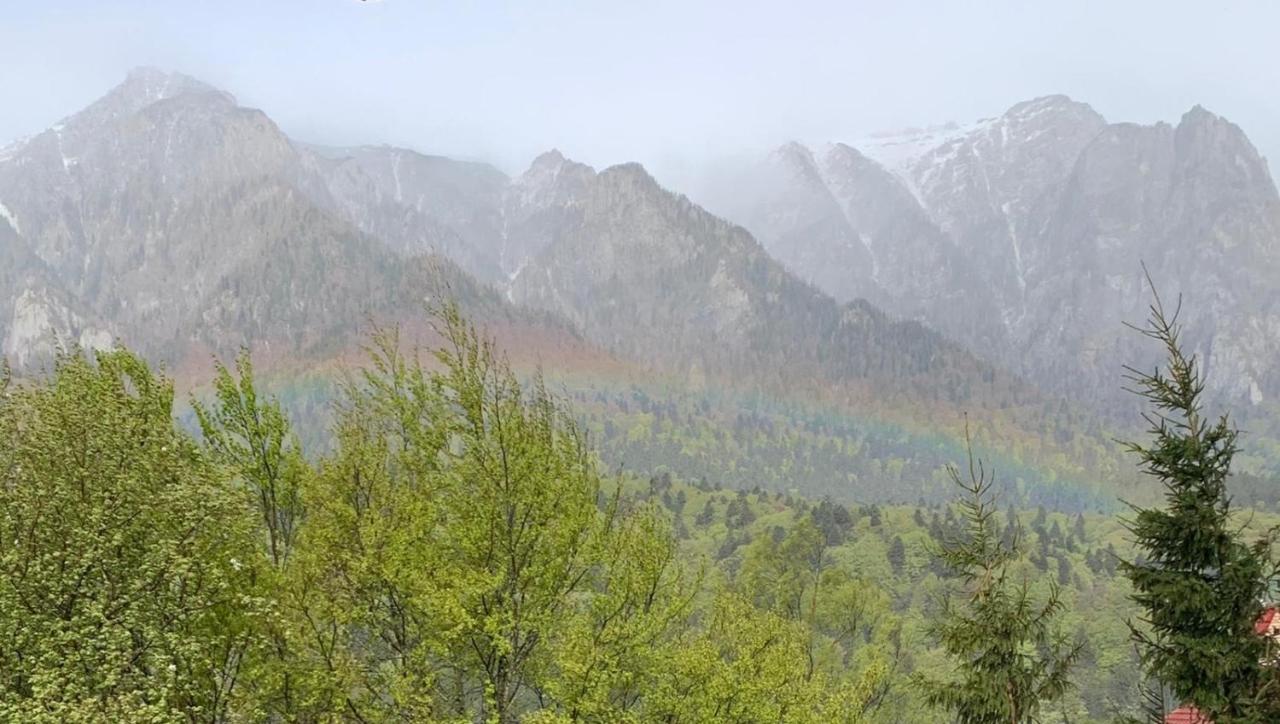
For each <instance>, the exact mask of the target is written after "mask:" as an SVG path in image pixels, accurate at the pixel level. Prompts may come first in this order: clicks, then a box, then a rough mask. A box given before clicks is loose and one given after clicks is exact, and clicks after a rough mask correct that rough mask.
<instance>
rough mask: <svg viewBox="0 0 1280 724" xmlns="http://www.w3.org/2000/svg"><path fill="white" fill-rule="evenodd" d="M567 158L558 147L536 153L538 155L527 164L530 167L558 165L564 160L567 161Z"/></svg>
mask: <svg viewBox="0 0 1280 724" xmlns="http://www.w3.org/2000/svg"><path fill="white" fill-rule="evenodd" d="M568 160H569V159H567V158H565V157H564V154H563V153H561V152H560V149H558V148H553V149H551V150H550V151H543V152H542V153H540V154H538V157H537V158H535V159H533V163H531V164H529V165H530V168H534V167H541V168H550V167H557V166H560V165H562V164H563V163H564V162H565V161H568Z"/></svg>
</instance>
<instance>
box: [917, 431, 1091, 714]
mask: <svg viewBox="0 0 1280 724" xmlns="http://www.w3.org/2000/svg"><path fill="white" fill-rule="evenodd" d="M966 441H967V434H966ZM968 449H969V461H968V463H969V464H968V475H967V478H962V477H961V474H960V471H959V470H957V469H956V468H955V467H954V466H952V467H950V468H949V473H950V477H951V479H952V482H954V483H955V484H956V485H957V486H958V487H959V488H960V489H961V491H962V492H963V495H962V497H961V498H960V501H959V508H960V512H961V519H962V522H963V532H962V534H961V535H960V536H951V537H949V538H948V539H947V540H945V541H944V542H943V543H941V544H940V545H939V546H938V548H937V551H936V555H937V557H938V558H939V559H940V560H941V562H942V563H944V564H945V566H946V567H947V569H948V570H949V571H950V572H951V574H952V575H953V576H954V577H955V578H956V579H958V581H959V583H960V585H961V586H962V589H963V590H962V592H961V594H960V595H959V596H958V597H951V596H948V597H946V598H945V599H944V600H943V607H942V611H941V613H940V615H939V617H938V620H937V622H936V624H935V625H934V634H935V635H936V637H937V639H938V642H939V643H940V644H941V646H942V649H943V650H944V651H945V652H946V654H947V655H948V657H949V658H950V660H951V662H952V665H953V671H952V675H951V676H950V677H948V678H945V679H925V680H923V681H922V683H923V684H924V686H925V692H926V694H925V696H926V699H927V700H928V701H929V703H930V704H932V705H933V706H935V707H938V708H941V709H944V710H946V711H949V712H950V713H951V714H952V715H954V716H955V718H956V720H957V721H958V722H960V723H961V724H998V723H1000V722H1005V723H1007V724H1022V723H1023V722H1034V721H1037V720H1038V717H1039V714H1040V712H1041V709H1042V708H1043V707H1044V705H1045V704H1048V703H1051V702H1054V701H1056V700H1058V699H1060V698H1062V696H1063V695H1064V694H1066V693H1067V691H1068V690H1069V689H1070V688H1071V680H1070V678H1069V677H1070V672H1071V668H1072V666H1073V664H1074V663H1075V661H1076V659H1077V658H1078V656H1079V653H1080V647H1079V645H1070V644H1068V643H1067V642H1066V641H1065V640H1064V639H1063V637H1062V636H1061V635H1059V634H1058V633H1057V632H1056V631H1055V627H1054V620H1055V617H1056V616H1057V614H1059V613H1060V612H1061V611H1062V609H1063V605H1062V601H1061V598H1060V596H1059V588H1058V586H1057V585H1056V584H1055V583H1053V582H1052V581H1050V582H1049V584H1048V594H1047V596H1046V597H1045V598H1044V600H1043V601H1039V602H1037V601H1036V600H1035V597H1034V596H1033V594H1032V592H1031V589H1030V586H1029V583H1028V581H1027V580H1026V579H1025V578H1023V579H1022V580H1020V581H1014V580H1012V579H1011V574H1010V571H1009V567H1010V564H1011V563H1013V562H1014V561H1015V560H1017V558H1018V557H1019V553H1018V551H1017V549H1016V547H1009V546H1005V545H1004V544H1003V543H1002V542H1001V538H1000V534H999V531H998V530H997V525H996V517H997V515H998V512H997V508H996V507H995V505H994V501H993V499H992V494H991V488H992V484H993V481H994V477H993V476H991V475H989V474H988V473H987V471H986V470H985V468H984V466H983V464H982V463H981V462H980V461H976V460H975V459H974V456H973V448H972V444H971V443H970V445H969V448H968Z"/></svg>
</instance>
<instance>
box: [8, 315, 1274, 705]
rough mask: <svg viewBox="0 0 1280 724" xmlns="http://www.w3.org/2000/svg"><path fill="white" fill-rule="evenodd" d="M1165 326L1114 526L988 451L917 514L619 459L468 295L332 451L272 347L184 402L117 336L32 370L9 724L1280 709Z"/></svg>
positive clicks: (1263, 547) (11, 418) (399, 349)
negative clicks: (269, 376)
mask: <svg viewBox="0 0 1280 724" xmlns="http://www.w3.org/2000/svg"><path fill="white" fill-rule="evenodd" d="M1152 311H1153V315H1152V319H1151V323H1150V326H1149V327H1147V328H1146V329H1145V333H1146V334H1147V335H1148V336H1150V337H1151V338H1152V343H1154V344H1159V345H1162V348H1163V349H1164V351H1165V355H1166V361H1165V363H1164V364H1163V365H1161V366H1160V367H1159V368H1157V369H1156V370H1155V371H1153V372H1150V373H1146V372H1138V371H1134V373H1133V377H1132V380H1131V382H1132V387H1133V389H1134V390H1135V391H1136V392H1137V393H1139V394H1140V395H1142V396H1143V398H1144V399H1145V401H1146V405H1147V419H1148V422H1149V423H1150V426H1151V429H1150V431H1149V434H1148V435H1147V437H1145V438H1144V439H1140V440H1135V441H1133V442H1132V443H1130V448H1131V451H1132V454H1133V455H1134V457H1135V464H1138V465H1140V466H1141V467H1142V469H1143V470H1144V472H1146V473H1147V474H1148V475H1149V476H1150V477H1152V478H1153V479H1154V480H1155V481H1156V482H1158V483H1159V484H1160V485H1161V486H1162V489H1163V491H1164V493H1163V497H1162V501H1161V502H1160V503H1158V504H1155V505H1153V506H1151V507H1137V506H1133V507H1131V509H1130V510H1129V511H1128V512H1127V513H1122V514H1120V515H1117V516H1112V515H1102V514H1095V513H1075V514H1067V513H1060V512H1048V511H1047V510H1046V509H1045V508H1043V507H1040V508H1039V509H1018V508H1015V507H1013V506H1011V505H1008V504H1007V503H1002V501H1001V500H1000V499H999V494H998V488H997V487H995V486H994V484H993V481H995V480H996V479H997V477H998V475H999V471H998V470H993V469H991V468H989V467H988V466H987V465H986V463H984V462H983V460H982V456H981V451H980V450H975V449H974V446H973V444H972V442H971V443H970V445H969V452H968V454H967V456H966V457H964V458H961V459H957V460H956V461H955V462H954V464H953V465H952V466H951V467H949V468H948V477H949V479H950V482H951V489H952V493H953V495H952V498H951V499H950V500H949V501H946V502H940V503H922V504H920V505H915V506H911V505H857V504H855V505H846V504H844V503H841V502H836V501H834V500H832V499H829V498H819V499H813V498H806V497H802V496H798V495H793V494H785V493H778V492H769V491H765V490H762V489H759V488H757V489H755V490H732V489H728V488H724V487H722V486H720V485H718V484H715V485H713V484H708V483H706V482H705V481H702V480H696V481H688V480H680V479H677V478H674V477H672V476H671V475H669V474H658V475H654V476H650V477H648V478H644V477H637V476H634V475H629V474H626V473H611V472H609V471H608V470H606V469H605V468H604V467H603V466H602V465H601V464H600V461H599V459H598V457H597V454H596V452H595V451H594V449H593V447H592V442H591V439H590V436H589V435H587V434H586V433H584V431H583V430H582V429H581V427H580V423H579V416H578V415H576V414H575V412H574V410H573V409H572V408H571V406H570V405H569V404H568V403H566V402H565V401H564V400H563V399H561V398H560V397H558V396H557V395H555V394H553V393H552V392H551V391H549V389H548V386H547V385H546V384H545V383H543V382H542V381H541V380H540V379H539V378H537V377H534V378H532V379H522V378H520V377H519V376H517V375H516V374H515V373H514V372H513V371H512V369H511V367H510V365H509V364H508V363H507V362H506V361H505V357H504V354H503V352H502V350H500V349H498V348H497V347H496V346H495V344H494V343H493V342H492V341H491V340H490V338H489V337H488V336H487V335H486V334H485V332H484V331H483V330H482V329H480V328H478V327H477V326H475V325H473V324H472V323H471V322H469V321H468V320H467V319H465V318H464V316H463V315H462V313H461V312H460V311H459V309H458V308H457V307H456V306H454V305H451V304H446V305H444V306H442V307H440V308H439V309H437V310H436V311H435V312H434V313H433V314H432V319H433V320H434V324H435V325H436V328H437V329H438V330H439V339H440V343H439V345H438V346H437V348H436V349H434V350H432V351H431V352H430V354H429V355H425V354H424V355H423V356H419V355H418V354H416V353H415V352H412V351H410V350H406V349H405V348H404V347H403V345H402V344H401V341H400V339H399V336H398V333H397V331H396V330H394V329H385V330H382V331H379V332H377V333H376V334H375V335H373V336H372V337H371V339H370V341H369V344H368V346H367V358H366V360H365V361H364V363H363V365H362V366H361V367H359V368H358V369H354V370H352V371H351V372H349V373H348V374H347V375H346V377H345V378H344V380H343V383H342V385H341V392H340V395H339V397H338V399H337V401H336V402H335V403H334V407H333V410H332V420H333V422H332V442H331V443H330V444H329V445H328V446H326V448H325V449H324V450H322V451H315V450H308V449H304V447H303V446H302V445H301V444H300V443H299V438H298V436H297V434H296V433H295V431H294V424H295V422H294V421H293V420H290V419H289V417H288V416H287V415H286V414H285V413H284V411H283V410H282V407H281V406H280V404H279V403H278V402H277V401H276V399H275V398H273V397H272V396H270V395H269V394H267V393H266V392H265V391H264V390H263V389H261V388H260V387H259V385H258V382H257V381H256V380H255V378H254V370H253V365H252V361H251V360H250V358H249V356H248V355H247V354H242V355H241V356H240V357H238V358H237V359H235V360H234V362H233V363H232V364H230V365H229V366H221V365H220V366H218V368H217V370H216V376H215V379H214V380H213V383H212V387H213V394H212V395H210V396H207V398H205V399H197V398H192V399H191V400H189V401H183V400H179V399H177V396H176V395H175V391H174V385H173V383H172V382H171V381H170V380H169V379H168V378H166V376H165V375H164V374H163V373H161V372H158V371H156V370H153V369H151V368H150V367H149V366H148V364H147V363H146V362H145V361H144V360H143V359H142V358H140V357H139V356H137V355H135V354H133V353H131V352H129V351H127V350H125V349H116V350H113V351H105V352H97V353H94V354H88V353H83V352H72V353H68V354H64V355H62V356H61V357H59V358H58V360H57V362H56V364H55V365H54V366H53V367H52V368H51V369H50V370H49V371H48V373H47V374H45V375H41V376H35V377H30V378H26V379H22V380H18V379H13V378H12V376H11V375H9V374H7V373H6V375H5V377H4V381H3V398H2V400H0V475H2V476H3V477H2V478H0V540H3V541H4V545H3V548H0V567H2V569H3V570H2V574H3V575H0V632H3V639H0V720H4V721H24V722H97V721H154V722H169V721H174V722H223V721H288V722H338V721H350V722H375V721H377V722H392V721H402V722H408V721H439V722H496V723H499V724H505V723H506V722H517V721H519V722H712V721H726V722H837V721H841V722H896V721H948V720H954V721H958V722H965V723H970V722H974V723H976V722H1033V721H1069V722H1088V721H1114V720H1117V719H1123V718H1130V719H1132V720H1135V721H1147V720H1149V719H1146V718H1144V717H1148V716H1154V717H1157V720H1159V718H1160V717H1162V716H1163V712H1164V711H1165V710H1166V709H1167V708H1169V707H1171V706H1173V705H1177V704H1179V703H1183V702H1194V704H1195V705H1196V706H1197V707H1198V708H1199V710H1200V711H1201V712H1203V713H1204V714H1205V715H1207V716H1210V717H1212V718H1213V721H1219V722H1267V721H1275V720H1276V717H1277V716H1278V711H1280V694H1278V693H1277V686H1280V681H1277V678H1276V673H1277V670H1276V669H1275V668H1274V667H1273V666H1272V665H1271V661H1272V660H1273V657H1274V651H1273V650H1272V642H1271V641H1270V639H1268V638H1267V637H1265V636H1259V635H1258V634H1257V633H1255V622H1256V621H1257V620H1258V618H1259V616H1260V615H1262V613H1263V610H1262V609H1263V606H1262V602H1263V601H1264V600H1265V598H1266V595H1267V593H1268V587H1269V585H1270V583H1271V581H1272V580H1273V578H1272V563H1271V561H1272V558H1271V550H1270V547H1269V542H1270V538H1269V536H1270V534H1269V533H1267V532H1266V531H1267V528H1268V526H1269V525H1270V521H1269V520H1268V519H1267V516H1265V515H1263V514H1257V515H1253V516H1242V515H1240V514H1237V513H1236V512H1235V511H1233V509H1232V508H1231V506H1230V495H1229V494H1228V492H1227V481H1228V476H1229V473H1230V467H1231V462H1232V456H1233V454H1234V452H1235V450H1236V441H1237V437H1236V431H1235V430H1234V428H1233V427H1232V426H1231V422H1230V420H1229V419H1228V418H1226V417H1222V418H1218V417H1212V416H1211V415H1210V414H1209V413H1207V412H1206V411H1204V410H1203V409H1202V406H1201V402H1200V393H1201V391H1202V389H1203V385H1204V378H1203V376H1202V373H1201V370H1200V368H1199V367H1198V366H1197V364H1196V360H1195V359H1194V358H1192V357H1189V356H1187V355H1186V354H1185V353H1184V351H1183V349H1182V347H1181V345H1180V341H1179V337H1178V335H1179V327H1178V326H1177V322H1176V319H1169V318H1167V317H1166V316H1165V313H1164V310H1163V308H1162V307H1160V306H1159V305H1158V303H1157V305H1156V306H1155V307H1153V310H1152ZM188 403H189V405H190V407H191V408H192V409H193V414H191V415H189V416H187V417H188V419H191V420H192V423H191V424H190V425H184V424H182V423H180V422H179V421H178V415H179V408H180V407H183V406H185V405H187V404H188Z"/></svg>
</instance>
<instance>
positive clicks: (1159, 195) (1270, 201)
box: [701, 96, 1280, 406]
mask: <svg viewBox="0 0 1280 724" xmlns="http://www.w3.org/2000/svg"><path fill="white" fill-rule="evenodd" d="M702 194H703V195H702V196H701V197H703V198H706V199H707V200H708V203H709V205H710V206H711V208H713V209H716V210H718V211H720V212H721V213H724V214H725V215H726V216H727V217H728V218H730V219H734V220H736V221H739V222H740V223H743V224H744V225H745V226H746V227H747V228H749V229H751V230H752V231H753V232H755V233H756V234H758V236H759V238H760V239H761V241H762V243H763V244H764V245H765V247H766V248H767V249H769V251H770V253H772V254H774V255H775V256H777V257H778V258H779V259H780V260H782V261H783V262H784V263H785V264H787V266H788V267H789V268H791V269H793V270H794V271H795V272H796V273H797V274H799V275H800V276H801V277H802V278H805V279H809V280H811V281H813V283H814V284H816V285H817V286H818V287H820V288H821V289H823V290H824V291H827V292H828V293H830V294H832V295H833V296H835V297H836V298H838V299H853V298H859V297H862V298H867V299H871V300H874V301H875V302H876V303H878V304H881V305H882V306H884V308H886V309H887V310H889V311H890V312H892V313H895V314H899V315H902V316H904V317H908V318H913V319H919V320H921V321H923V322H925V323H926V324H928V325H930V326H932V327H934V328H936V329H939V330H941V331H943V332H944V333H945V334H947V335H948V336H950V337H951V338H952V339H955V340H957V341H960V342H962V343H963V344H965V345H967V346H968V347H969V348H970V349H973V350H974V351H975V352H977V353H978V354H980V355H982V356H983V357H985V358H986V359H988V360H990V361H992V362H993V363H995V364H997V365H999V366H1001V367H1004V368H1006V369H1009V370H1012V371H1015V372H1017V373H1019V374H1022V375H1025V376H1026V377H1027V378H1028V379H1030V380H1031V381H1033V382H1035V383H1036V384H1037V385H1039V386H1040V387H1041V388H1042V389H1045V390H1048V391H1051V392H1055V393H1058V394H1065V395H1070V396H1072V397H1075V398H1084V399H1089V400H1092V401H1094V402H1098V403H1112V402H1114V401H1116V400H1117V399H1123V398H1122V397H1119V396H1120V395H1122V394H1123V393H1122V392H1121V391H1120V390H1119V389H1118V385H1117V380H1118V379H1119V378H1120V375H1121V372H1122V369H1123V365H1126V364H1128V365H1134V366H1137V367H1140V368H1145V367H1147V366H1149V365H1150V364H1153V363H1154V362H1155V360H1156V357H1155V355H1156V354H1157V352H1156V351H1155V350H1152V349H1151V348H1150V347H1147V346H1144V345H1143V344H1142V340H1141V338H1140V337H1138V336H1137V335H1135V334H1133V333H1132V332H1131V331H1130V330H1128V329H1127V328H1126V327H1125V323H1126V322H1127V323H1133V322H1137V321H1140V320H1142V319H1143V318H1145V316H1146V308H1147V305H1148V304H1149V303H1150V302H1151V287H1150V286H1149V285H1148V284H1147V283H1146V280H1145V278H1144V271H1143V265H1144V264H1145V267H1146V271H1147V272H1149V274H1150V276H1151V280H1152V281H1153V282H1154V283H1155V285H1156V289H1157V290H1158V291H1159V293H1160V294H1161V295H1162V297H1163V298H1164V299H1165V300H1166V301H1167V302H1168V303H1169V305H1170V307H1171V308H1172V307H1174V306H1176V304H1177V300H1178V299H1179V298H1181V299H1182V300H1183V302H1184V313H1183V316H1182V318H1181V319H1182V321H1183V322H1184V324H1185V328H1186V330H1185V331H1186V341H1187V342H1188V343H1189V344H1190V345H1191V346H1192V348H1193V349H1195V350H1196V352H1197V353H1198V354H1199V355H1200V356H1201V357H1202V358H1203V359H1204V362H1205V364H1206V368H1207V371H1208V374H1209V378H1210V380H1211V382H1210V384H1211V385H1212V390H1213V391H1214V392H1215V393H1216V394H1217V395H1218V398H1219V399H1220V400H1223V401H1230V402H1233V403H1241V404H1244V405H1246V406H1250V405H1252V406H1264V405H1266V404H1267V403H1268V401H1273V400H1274V399H1275V397H1276V395H1277V394H1280V386H1278V385H1280V367H1278V366H1277V363H1276V360H1277V359H1278V357H1277V354H1276V353H1277V351H1280V350H1277V348H1276V345H1277V339H1278V338H1277V335H1276V331H1277V329H1278V327H1277V324H1280V317H1277V304H1278V303H1280V266H1277V264H1278V263H1280V197H1277V194H1276V187H1275V184H1274V182H1273V180H1272V178H1271V176H1270V174H1269V171H1268V168H1267V166H1266V163H1265V161H1264V160H1263V159H1262V158H1261V157H1260V156H1259V154H1258V152H1257V150H1256V149H1255V148H1254V147H1253V145H1252V144H1251V143H1250V142H1249V140H1248V138H1247V137H1246V136H1245V135H1244V133H1243V132H1242V131H1241V130H1240V129H1239V128H1238V127H1237V126H1235V125H1234V124H1232V123H1231V122H1230V121H1228V120H1226V119H1223V118H1221V117H1219V116H1216V115H1214V114H1213V113H1211V112H1209V111H1207V110H1205V109H1203V108H1201V107H1199V106H1197V107H1195V108H1193V109H1191V110H1190V111H1188V112H1187V113H1186V114H1185V115H1184V116H1183V117H1182V118H1181V119H1180V120H1179V122H1178V123H1177V124H1176V125H1169V124H1165V123H1159V124H1155V125H1152V126H1141V125H1136V124H1130V123H1120V124H1108V123H1107V122H1106V121H1105V120H1104V119H1103V118H1102V117H1101V116H1100V115H1099V114H1097V113H1096V112H1094V111H1093V110H1092V109H1091V108H1089V106H1087V105H1085V104H1083V103H1079V102H1076V101H1072V100H1071V99H1068V98H1066V97H1064V96H1048V97H1044V98H1038V99H1035V100H1031V101H1027V102H1024V103H1020V104H1017V105H1015V106H1013V107H1012V108H1010V109H1009V110H1008V111H1006V112H1005V113H1004V114H1002V115H1000V116H998V117H994V118H989V119H984V120H981V121H978V122H976V123H973V124H971V125H968V126H963V127H962V126H954V125H953V126H950V127H943V128H937V129H929V130H923V131H916V132H911V133H908V134H904V135H896V136H881V137H876V138H870V139H863V140H858V141H850V142H849V143H848V144H845V143H835V144H833V145H831V146H830V147H828V148H827V149H825V150H823V151H821V152H819V153H817V154H815V153H813V152H812V151H810V150H809V149H806V148H804V147H802V146H799V145H798V144H788V145H786V146H783V147H781V148H779V149H777V150H775V151H774V152H772V153H770V154H767V155H763V154H762V159H761V160H760V161H759V162H758V163H756V164H753V165H750V166H749V167H748V168H743V169H735V170H734V172H733V173H732V175H726V176H725V177H723V178H722V179H721V180H720V181H717V182H714V183H712V184H711V185H710V186H709V187H708V188H707V189H705V190H704V191H703V192H702ZM798 200H803V201H802V202H799V203H798V202H797V201H798Z"/></svg>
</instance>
